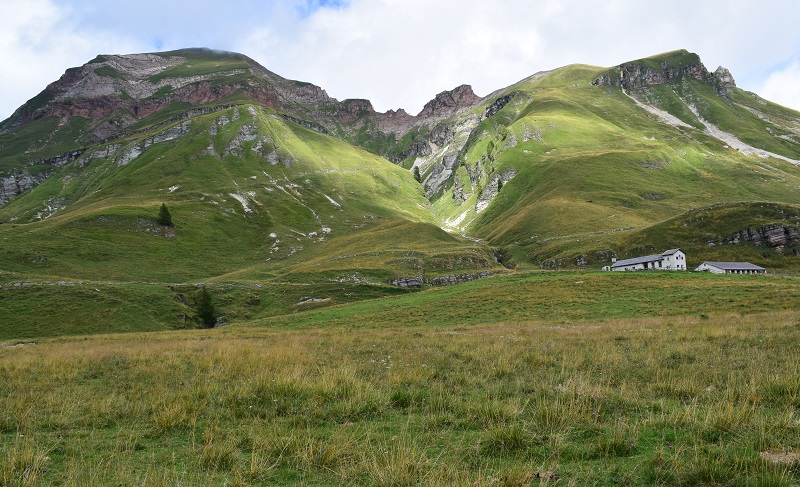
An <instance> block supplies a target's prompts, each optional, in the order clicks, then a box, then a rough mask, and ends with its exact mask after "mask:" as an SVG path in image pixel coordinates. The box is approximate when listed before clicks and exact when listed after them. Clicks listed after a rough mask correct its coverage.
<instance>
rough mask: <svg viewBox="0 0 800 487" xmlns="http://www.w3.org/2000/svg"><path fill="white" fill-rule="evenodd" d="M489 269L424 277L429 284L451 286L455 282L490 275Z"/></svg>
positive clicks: (470, 280)
mask: <svg viewBox="0 0 800 487" xmlns="http://www.w3.org/2000/svg"><path fill="white" fill-rule="evenodd" d="M491 275H492V273H491V272H490V271H481V272H478V273H465V274H450V275H447V276H439V277H434V278H431V279H426V280H425V284H428V285H429V286H453V285H456V284H464V283H465V282H472V281H475V280H478V279H483V278H484V277H489V276H491Z"/></svg>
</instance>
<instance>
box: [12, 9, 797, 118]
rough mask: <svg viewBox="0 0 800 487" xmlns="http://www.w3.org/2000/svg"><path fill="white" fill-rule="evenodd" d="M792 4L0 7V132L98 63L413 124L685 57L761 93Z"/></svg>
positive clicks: (793, 48) (790, 43)
mask: <svg viewBox="0 0 800 487" xmlns="http://www.w3.org/2000/svg"><path fill="white" fill-rule="evenodd" d="M795 1H796V0H760V1H758V2H756V1H754V0H724V1H723V0H708V1H703V2H698V1H696V0H673V1H672V2H668V3H663V2H662V3H652V2H641V1H638V0H606V1H604V2H597V1H595V0H592V1H589V0H536V1H531V0H492V1H491V2H486V1H484V0H436V1H430V0H350V1H339V0H337V1H323V0H310V1H309V0H270V1H264V0H228V1H227V2H226V3H225V4H224V5H221V4H219V2H212V1H211V0H174V1H170V2H163V0H136V1H135V2H134V1H133V0H116V1H115V2H113V3H107V2H97V1H96V0H0V4H2V6H3V18H2V19H0V63H2V64H1V65H2V66H3V69H2V70H0V93H2V98H0V118H5V116H8V115H10V114H11V112H12V111H13V110H14V109H15V108H17V107H18V106H20V105H21V104H22V103H24V102H25V100H27V99H28V98H31V97H32V96H34V95H36V94H37V93H38V92H39V91H41V90H42V89H43V88H44V87H45V86H46V85H47V84H48V83H50V82H52V81H54V80H56V79H58V77H59V76H60V75H61V74H62V73H63V72H64V70H65V69H67V68H69V67H72V66H79V65H81V64H83V63H85V62H87V61H88V60H90V59H91V58H92V57H94V56H95V55H96V54H99V53H108V54H111V53H131V52H146V51H154V50H158V49H165V50H168V49H178V48H182V47H210V48H216V49H226V50H233V51H238V52H241V53H243V54H246V55H248V56H250V57H252V58H253V59H255V60H256V61H258V62H259V63H261V64H263V65H264V66H265V67H266V68H267V69H269V70H271V71H274V72H275V73H277V74H279V75H281V76H284V77H287V78H292V79H297V80H301V81H308V82H311V83H314V84H317V85H319V86H321V87H323V88H324V89H326V90H327V91H328V93H329V94H331V95H332V96H334V97H336V98H339V99H344V98H367V99H370V100H371V101H372V102H373V104H374V105H375V108H376V109H378V110H381V111H383V110H388V109H390V108H401V107H402V108H405V109H406V110H408V111H409V112H411V113H416V112H418V111H419V110H420V109H421V108H422V106H423V104H424V103H425V102H427V101H428V100H430V99H431V98H432V97H433V96H434V95H435V94H436V93H438V92H440V91H443V90H446V89H452V88H454V87H456V86H458V85H460V84H462V83H467V84H471V85H472V86H473V88H474V89H475V92H476V93H477V94H479V95H487V94H489V93H490V92H492V91H494V90H497V89H500V88H503V87H506V86H508V85H511V84H513V83H515V82H516V81H519V80H521V79H523V78H525V77H527V76H529V75H531V74H533V73H535V72H537V71H541V70H545V69H552V68H557V67H560V66H564V65H566V64H571V63H587V64H594V65H600V66H611V65H615V64H618V63H621V62H625V61H629V60H633V59H637V58H640V57H645V56H650V55H653V54H657V53H660V52H664V51H670V50H674V49H681V48H685V49H689V50H691V51H694V52H697V53H698V54H700V55H701V57H702V58H703V60H704V62H705V63H706V66H707V67H708V68H709V69H711V70H713V69H715V68H716V66H717V64H722V65H723V66H725V67H727V68H729V69H730V70H731V72H732V73H733V75H734V76H735V78H736V81H737V83H738V84H739V86H741V87H743V88H745V89H749V90H753V91H758V90H759V89H761V87H762V86H763V87H764V89H767V86H766V85H765V80H766V78H767V76H768V75H769V74H770V70H771V68H772V67H773V66H776V65H783V64H785V63H787V62H789V61H790V60H791V59H793V58H796V57H797V55H798V54H797V52H798V46H800V30H798V29H797V28H796V25H800V9H798V8H797V7H796V5H795V4H794V2H795ZM154 12H157V14H155V13H154ZM784 71H786V73H785V74H784V75H783V76H784V77H786V76H789V75H790V74H791V72H792V71H789V70H788V68H787V70H784ZM773 76H775V77H776V78H775V79H776V80H780V79H783V78H781V77H780V76H779V73H773ZM770 86H771V87H773V86H774V88H769V89H770V90H771V91H770V92H769V93H761V94H763V96H765V97H767V98H774V99H775V100H785V99H787V97H788V96H789V95H788V93H791V92H792V90H793V85H791V84H790V82H788V81H787V82H783V83H781V84H778V81H772V82H771V84H770ZM794 86H796V85H794ZM778 90H780V92H779V91H778ZM773 93H774V94H773ZM794 99H797V97H796V96H795V97H794ZM784 103H789V102H784Z"/></svg>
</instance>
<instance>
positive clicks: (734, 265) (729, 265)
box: [695, 261, 767, 274]
mask: <svg viewBox="0 0 800 487" xmlns="http://www.w3.org/2000/svg"><path fill="white" fill-rule="evenodd" d="M695 270H696V271H705V272H711V273H713V274H766V273H767V270H766V269H764V268H763V267H759V266H757V265H755V264H751V263H750V262H710V261H703V262H702V263H701V264H700V265H699V266H697V268H695Z"/></svg>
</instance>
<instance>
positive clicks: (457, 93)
mask: <svg viewBox="0 0 800 487" xmlns="http://www.w3.org/2000/svg"><path fill="white" fill-rule="evenodd" d="M480 100H481V98H480V97H479V96H478V95H476V94H475V92H473V91H472V86H470V85H461V86H457V87H456V88H454V89H452V90H450V91H443V92H441V93H439V94H438V95H436V97H435V98H434V99H433V100H431V101H429V102H428V103H426V104H425V106H424V107H423V108H422V111H421V112H419V114H418V115H417V116H418V117H426V118H427V117H433V116H439V115H451V114H453V113H455V112H456V111H458V110H459V109H461V108H466V107H469V106H472V105H474V104H476V103H478V102H479V101H480Z"/></svg>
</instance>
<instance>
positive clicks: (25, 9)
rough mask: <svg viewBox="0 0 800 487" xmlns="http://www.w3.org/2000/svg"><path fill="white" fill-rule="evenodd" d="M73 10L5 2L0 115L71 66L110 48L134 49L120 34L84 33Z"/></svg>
mask: <svg viewBox="0 0 800 487" xmlns="http://www.w3.org/2000/svg"><path fill="white" fill-rule="evenodd" d="M68 14H69V11H68V9H65V8H63V7H59V6H57V5H55V4H54V3H53V2H51V1H49V0H6V1H5V2H4V4H3V28H2V29H0V66H3V69H0V87H2V89H3V96H2V98H0V119H5V118H6V117H8V116H9V115H11V113H12V112H13V111H14V110H15V109H17V108H18V107H19V106H20V105H22V103H24V102H25V101H26V100H28V99H30V98H32V97H34V96H35V95H37V94H38V93H39V92H40V91H42V90H43V89H44V88H45V87H46V86H47V85H48V84H49V83H51V82H53V81H55V80H56V79H58V78H59V77H60V76H61V75H62V74H63V73H64V71H65V70H66V68H68V67H71V66H78V65H81V64H83V63H85V62H87V61H88V60H90V59H92V58H93V57H94V56H95V55H97V54H98V53H100V52H103V51H106V50H107V49H108V48H109V46H115V47H119V48H125V47H129V48H133V47H134V46H135V43H133V42H127V41H125V40H122V39H119V38H117V37H116V36H113V35H110V34H107V33H99V32H86V33H81V32H78V31H76V30H74V29H73V28H72V27H71V26H70V25H69V24H68V23H65V20H66V19H67V18H68Z"/></svg>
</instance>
